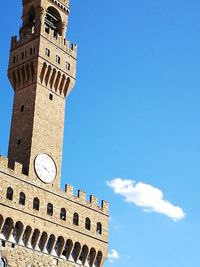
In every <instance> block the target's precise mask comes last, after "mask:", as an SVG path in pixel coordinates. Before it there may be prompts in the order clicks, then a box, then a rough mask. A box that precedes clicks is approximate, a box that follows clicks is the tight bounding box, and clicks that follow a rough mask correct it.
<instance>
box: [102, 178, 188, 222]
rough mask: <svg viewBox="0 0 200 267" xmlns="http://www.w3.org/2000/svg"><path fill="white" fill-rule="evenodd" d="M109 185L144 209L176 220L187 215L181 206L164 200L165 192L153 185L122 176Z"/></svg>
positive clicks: (126, 199) (108, 183)
mask: <svg viewBox="0 0 200 267" xmlns="http://www.w3.org/2000/svg"><path fill="white" fill-rule="evenodd" d="M107 185H108V186H109V187H111V188H112V189H114V192H115V193H116V194H119V195H121V196H123V197H124V198H125V201H127V202H131V203H133V204H135V205H136V206H139V207H143V210H144V211H148V212H157V213H162V214H164V215H166V216H168V217H169V218H171V219H172V220H174V221H178V220H181V219H183V218H184V217H185V213H184V211H183V210H182V209H181V208H180V207H177V206H174V205H173V204H171V203H170V202H169V201H167V200H164V198H163V192H162V191H161V190H160V189H158V188H155V187H153V186H151V185H148V184H144V183H141V182H139V183H136V182H135V181H132V180H122V179H121V178H116V179H114V180H112V181H110V182H107Z"/></svg>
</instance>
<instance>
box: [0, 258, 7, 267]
mask: <svg viewBox="0 0 200 267" xmlns="http://www.w3.org/2000/svg"><path fill="white" fill-rule="evenodd" d="M6 266H7V263H6V259H4V258H1V259H0V267H6Z"/></svg>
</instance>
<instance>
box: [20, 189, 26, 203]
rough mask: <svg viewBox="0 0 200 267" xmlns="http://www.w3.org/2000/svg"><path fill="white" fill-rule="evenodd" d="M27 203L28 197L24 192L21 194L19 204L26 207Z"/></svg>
mask: <svg viewBox="0 0 200 267" xmlns="http://www.w3.org/2000/svg"><path fill="white" fill-rule="evenodd" d="M25 202H26V196H25V194H24V193H23V192H21V193H20V194H19V204H20V205H23V206H24V205H25Z"/></svg>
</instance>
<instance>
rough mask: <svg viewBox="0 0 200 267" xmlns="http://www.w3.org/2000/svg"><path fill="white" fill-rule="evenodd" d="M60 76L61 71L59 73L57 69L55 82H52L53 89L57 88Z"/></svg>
mask: <svg viewBox="0 0 200 267" xmlns="http://www.w3.org/2000/svg"><path fill="white" fill-rule="evenodd" d="M60 77H61V73H60V71H58V73H57V77H56V81H55V84H54V87H55V91H57V90H58V85H59V81H60Z"/></svg>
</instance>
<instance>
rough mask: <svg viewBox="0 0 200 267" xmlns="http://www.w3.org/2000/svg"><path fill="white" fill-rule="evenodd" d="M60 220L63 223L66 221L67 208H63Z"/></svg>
mask: <svg viewBox="0 0 200 267" xmlns="http://www.w3.org/2000/svg"><path fill="white" fill-rule="evenodd" d="M60 219H61V220H63V221H66V209H65V208H62V209H61V210H60Z"/></svg>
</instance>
